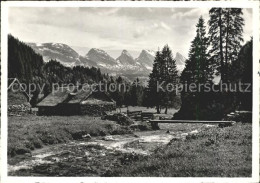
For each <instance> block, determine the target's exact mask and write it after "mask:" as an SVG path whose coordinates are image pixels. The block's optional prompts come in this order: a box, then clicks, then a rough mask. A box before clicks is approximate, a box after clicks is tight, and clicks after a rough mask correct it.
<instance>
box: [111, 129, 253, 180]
mask: <svg viewBox="0 0 260 183" xmlns="http://www.w3.org/2000/svg"><path fill="white" fill-rule="evenodd" d="M251 173H252V125H251V124H236V125H234V126H232V127H226V128H209V129H205V130H204V131H202V132H201V133H199V134H198V135H189V136H187V137H186V140H184V141H183V140H172V141H171V143H170V144H169V145H168V146H166V147H165V148H163V149H158V151H157V152H155V153H154V154H153V155H152V156H150V157H140V158H138V161H134V162H131V163H129V164H127V165H126V166H123V167H120V168H117V169H114V170H113V171H112V172H111V173H110V174H109V175H107V176H126V177H128V176H131V177H136V176H145V177H161V176H166V177H249V176H251Z"/></svg>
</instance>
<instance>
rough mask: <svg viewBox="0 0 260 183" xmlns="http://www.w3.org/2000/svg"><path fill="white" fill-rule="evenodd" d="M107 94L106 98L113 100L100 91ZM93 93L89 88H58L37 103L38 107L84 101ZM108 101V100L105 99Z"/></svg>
mask: <svg viewBox="0 0 260 183" xmlns="http://www.w3.org/2000/svg"><path fill="white" fill-rule="evenodd" d="M102 93H103V94H105V95H106V96H107V98H108V99H109V100H110V101H111V102H114V100H113V99H111V98H110V96H109V95H108V94H107V93H106V92H102ZM92 94H93V92H92V90H91V89H89V90H87V89H79V90H77V88H76V87H74V88H66V87H64V88H60V89H59V90H57V91H55V92H52V93H50V94H49V95H48V96H47V97H45V98H44V99H43V100H42V101H41V102H40V103H38V104H37V106H38V107H40V106H42V107H44V106H45V107H47V106H49V107H54V106H56V105H58V104H60V103H68V104H77V103H81V102H82V101H86V100H87V99H88V98H89V97H90V96H91V95H92ZM106 102H109V101H106Z"/></svg>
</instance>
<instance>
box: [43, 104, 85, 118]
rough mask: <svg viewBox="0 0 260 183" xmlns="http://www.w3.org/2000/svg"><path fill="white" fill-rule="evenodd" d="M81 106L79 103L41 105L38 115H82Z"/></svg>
mask: <svg viewBox="0 0 260 183" xmlns="http://www.w3.org/2000/svg"><path fill="white" fill-rule="evenodd" d="M80 114H81V112H80V106H79V104H67V103H66V104H58V105H57V106H53V107H51V106H46V107H41V106H40V107H39V110H38V115H47V116H48V115H61V116H70V115H80Z"/></svg>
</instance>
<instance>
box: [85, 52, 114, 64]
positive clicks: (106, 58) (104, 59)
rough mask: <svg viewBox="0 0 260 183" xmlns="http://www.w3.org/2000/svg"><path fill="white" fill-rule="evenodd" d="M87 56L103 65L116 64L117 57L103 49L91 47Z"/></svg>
mask: <svg viewBox="0 0 260 183" xmlns="http://www.w3.org/2000/svg"><path fill="white" fill-rule="evenodd" d="M86 57H87V58H89V59H90V60H92V61H94V62H96V63H97V64H98V65H101V66H106V65H116V61H115V59H114V58H112V57H111V56H110V55H108V54H107V52H105V51H104V50H101V49H97V48H92V49H90V50H89V52H88V53H87V55H86Z"/></svg>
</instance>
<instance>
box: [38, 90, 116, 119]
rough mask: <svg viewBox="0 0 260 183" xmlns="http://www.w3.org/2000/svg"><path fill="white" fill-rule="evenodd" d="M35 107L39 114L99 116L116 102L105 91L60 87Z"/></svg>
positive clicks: (110, 108) (114, 105)
mask: <svg viewBox="0 0 260 183" xmlns="http://www.w3.org/2000/svg"><path fill="white" fill-rule="evenodd" d="M37 107H38V114H39V115H91V116H100V115H102V114H104V112H105V111H111V110H114V109H115V108H116V103H115V101H114V100H113V99H111V98H110V97H109V95H108V94H107V93H106V92H100V91H92V90H90V89H88V90H86V89H76V87H74V88H72V87H62V88H59V89H58V90H56V91H53V92H52V93H50V94H49V95H48V96H47V97H45V98H44V99H43V100H42V101H41V102H40V103H38V104H37Z"/></svg>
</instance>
